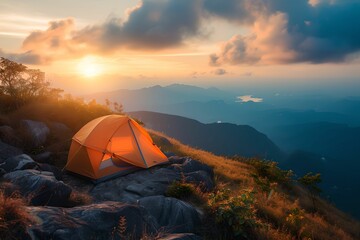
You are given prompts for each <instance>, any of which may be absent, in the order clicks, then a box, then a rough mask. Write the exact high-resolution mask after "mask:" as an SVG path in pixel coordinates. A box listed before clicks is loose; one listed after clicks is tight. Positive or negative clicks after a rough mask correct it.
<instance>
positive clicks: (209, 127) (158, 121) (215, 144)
mask: <svg viewBox="0 0 360 240" xmlns="http://www.w3.org/2000/svg"><path fill="white" fill-rule="evenodd" d="M128 114H129V115H130V116H132V117H135V118H137V119H139V120H141V121H142V122H144V123H145V126H146V127H148V128H151V129H154V130H156V131H160V132H164V133H166V134H167V135H168V136H170V137H173V138H176V139H178V140H180V141H181V142H183V143H185V144H188V145H190V146H193V147H198V148H201V149H204V150H207V151H210V152H212V153H215V154H218V155H227V156H234V155H239V156H246V157H256V156H258V157H263V158H266V159H272V160H279V159H282V158H283V153H282V152H281V151H280V149H279V148H278V147H277V146H276V145H275V144H274V143H273V142H272V141H271V140H270V139H269V138H268V137H267V136H266V135H264V134H263V133H260V132H258V131H257V130H256V129H254V128H252V127H250V126H247V125H236V124H231V123H220V122H219V123H209V124H204V123H200V122H198V121H196V120H193V119H189V118H185V117H180V116H175V115H169V114H162V113H156V112H147V111H140V112H129V113H128Z"/></svg>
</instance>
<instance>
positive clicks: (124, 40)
mask: <svg viewBox="0 0 360 240" xmlns="http://www.w3.org/2000/svg"><path fill="white" fill-rule="evenodd" d="M359 12H360V2H359V1H355V0H347V1H344V0H342V1H340V0H297V1H289V0H267V1H265V0H226V1H224V0H143V1H141V2H140V4H139V5H138V6H136V7H134V8H132V9H130V10H128V16H127V17H126V18H125V19H119V18H113V19H111V20H109V21H106V22H104V23H102V24H98V25H93V26H87V27H85V28H83V29H80V30H75V23H74V20H73V19H63V20H59V21H53V22H50V24H49V28H48V29H46V30H44V31H36V32H33V33H31V34H30V35H29V36H28V37H27V38H26V39H25V41H24V42H23V51H24V54H17V55H16V54H15V55H13V56H12V57H17V58H19V59H23V60H26V61H28V62H38V63H41V62H50V61H52V60H53V59H60V58H67V57H74V56H75V57H76V56H82V55H85V54H93V53H95V54H113V53H114V52H116V51H118V50H120V49H134V50H161V49H165V48H173V47H177V46H181V45H182V44H184V43H186V42H187V41H188V40H189V39H191V38H194V37H198V36H203V33H202V27H203V26H204V25H203V24H202V22H204V21H203V20H204V19H209V18H221V19H225V20H228V21H230V22H231V23H235V25H236V26H239V25H240V26H245V27H247V28H249V34H247V35H241V34H238V35H235V36H233V37H232V38H231V39H229V40H227V41H226V42H224V43H223V44H222V45H221V47H220V49H219V51H218V52H216V53H214V54H212V55H211V56H210V59H209V62H210V64H211V65H213V66H217V67H219V66H220V65H221V64H244V63H245V64H257V63H265V64H273V63H294V62H311V63H324V62H341V61H345V60H347V59H348V57H349V55H352V56H354V53H357V52H358V51H359V50H360V31H357V29H355V26H359V25H360V15H359V14H358V13H359ZM40 56H41V57H40Z"/></svg>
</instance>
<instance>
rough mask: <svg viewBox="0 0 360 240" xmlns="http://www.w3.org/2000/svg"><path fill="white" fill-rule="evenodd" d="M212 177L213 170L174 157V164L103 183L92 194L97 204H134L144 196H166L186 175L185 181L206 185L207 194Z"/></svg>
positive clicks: (189, 160)
mask: <svg viewBox="0 0 360 240" xmlns="http://www.w3.org/2000/svg"><path fill="white" fill-rule="evenodd" d="M192 162H194V163H192ZM205 166H206V165H205ZM203 169H206V171H204V170H203ZM212 175H213V171H212V169H211V168H206V167H204V164H202V163H200V162H198V161H195V160H192V159H191V158H176V159H175V158H172V164H171V165H167V166H165V167H164V166H161V167H155V168H151V169H147V170H141V171H137V172H134V173H131V174H128V175H125V176H121V177H118V178H116V179H112V180H108V181H106V182H102V183H99V184H97V185H96V186H95V187H94V188H93V189H92V190H91V191H90V195H91V196H92V197H93V199H94V201H95V202H102V201H121V202H128V203H134V202H136V200H138V199H140V198H142V197H148V196H156V195H164V194H165V192H166V190H167V188H168V186H169V184H171V183H172V182H174V181H180V180H183V176H185V179H184V180H185V181H187V182H191V183H195V184H196V185H202V186H204V188H203V190H205V191H207V190H210V189H212V188H213V187H214V182H213V178H212Z"/></svg>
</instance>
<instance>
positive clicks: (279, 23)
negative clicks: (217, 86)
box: [210, 13, 296, 65]
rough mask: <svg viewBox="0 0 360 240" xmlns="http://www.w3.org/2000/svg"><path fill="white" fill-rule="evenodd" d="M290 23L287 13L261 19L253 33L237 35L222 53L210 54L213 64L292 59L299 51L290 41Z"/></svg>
mask: <svg viewBox="0 0 360 240" xmlns="http://www.w3.org/2000/svg"><path fill="white" fill-rule="evenodd" d="M286 26H287V17H286V15H285V14H284V13H277V14H274V15H272V16H270V17H269V18H262V19H259V20H257V21H256V22H255V23H254V25H253V28H252V32H251V34H249V35H248V36H241V35H235V36H234V37H232V38H231V39H230V40H229V41H227V42H225V43H223V44H222V46H221V49H220V52H219V53H218V54H217V55H212V56H210V63H211V65H221V64H223V63H229V64H233V65H235V64H242V63H247V64H255V63H257V62H260V61H261V62H263V63H273V62H282V63H284V62H289V61H292V60H293V59H294V57H295V56H296V52H295V51H294V50H292V49H291V47H290V45H289V43H288V42H289V39H290V38H291V36H290V35H289V33H288V32H287V29H286Z"/></svg>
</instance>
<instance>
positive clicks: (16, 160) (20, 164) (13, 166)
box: [0, 154, 37, 173]
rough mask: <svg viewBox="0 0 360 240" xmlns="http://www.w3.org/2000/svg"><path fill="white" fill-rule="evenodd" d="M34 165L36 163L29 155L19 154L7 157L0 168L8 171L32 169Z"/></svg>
mask: <svg viewBox="0 0 360 240" xmlns="http://www.w3.org/2000/svg"><path fill="white" fill-rule="evenodd" d="M36 166H37V163H36V162H35V161H34V160H33V159H32V158H31V157H30V156H29V155H26V154H21V155H17V156H13V157H9V158H7V159H6V160H5V161H4V163H3V164H1V165H0V168H2V169H4V170H5V172H7V173H9V172H13V171H16V170H25V169H34V168H35V167H36Z"/></svg>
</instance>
